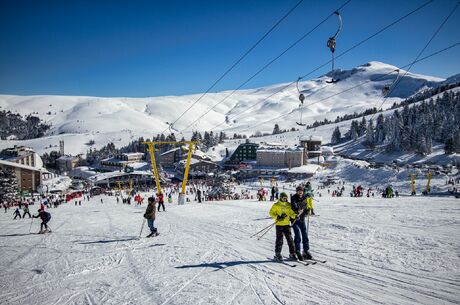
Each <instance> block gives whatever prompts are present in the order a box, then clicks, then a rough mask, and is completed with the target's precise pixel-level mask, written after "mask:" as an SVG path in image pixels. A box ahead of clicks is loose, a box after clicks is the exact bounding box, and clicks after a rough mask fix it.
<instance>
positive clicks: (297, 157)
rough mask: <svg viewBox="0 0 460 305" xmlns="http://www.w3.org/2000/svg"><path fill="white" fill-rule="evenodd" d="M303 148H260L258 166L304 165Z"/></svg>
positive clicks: (290, 166) (283, 166) (289, 166)
mask: <svg viewBox="0 0 460 305" xmlns="http://www.w3.org/2000/svg"><path fill="white" fill-rule="evenodd" d="M303 162H304V159H303V149H302V148H297V147H296V148H287V149H282V148H270V147H265V148H260V149H258V150H257V166H258V167H269V168H285V167H287V168H292V167H298V166H302V165H303Z"/></svg>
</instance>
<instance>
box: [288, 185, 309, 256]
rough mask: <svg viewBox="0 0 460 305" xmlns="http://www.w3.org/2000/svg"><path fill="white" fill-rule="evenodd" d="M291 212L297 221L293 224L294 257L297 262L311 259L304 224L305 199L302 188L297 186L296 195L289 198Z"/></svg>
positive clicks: (306, 206)
mask: <svg viewBox="0 0 460 305" xmlns="http://www.w3.org/2000/svg"><path fill="white" fill-rule="evenodd" d="M291 206H292V210H293V211H294V212H295V213H296V214H298V215H299V216H298V220H297V221H296V222H294V223H293V225H292V229H293V230H294V244H295V249H296V255H297V258H298V259H299V260H304V259H312V256H311V254H310V252H309V250H310V243H309V240H308V232H307V227H306V224H305V215H306V214H307V211H308V204H307V197H306V196H305V195H304V188H303V187H301V186H298V187H297V188H296V193H295V194H294V195H293V196H292V197H291ZM301 242H302V247H303V252H301V246H300V243H301Z"/></svg>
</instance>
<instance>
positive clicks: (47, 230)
mask: <svg viewBox="0 0 460 305" xmlns="http://www.w3.org/2000/svg"><path fill="white" fill-rule="evenodd" d="M43 233H51V230H50V229H45V231H44V232H43Z"/></svg>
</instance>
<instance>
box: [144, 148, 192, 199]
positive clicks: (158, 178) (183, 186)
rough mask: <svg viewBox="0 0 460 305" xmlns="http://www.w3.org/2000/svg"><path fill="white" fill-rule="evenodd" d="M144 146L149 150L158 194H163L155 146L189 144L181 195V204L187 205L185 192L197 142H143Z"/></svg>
mask: <svg viewBox="0 0 460 305" xmlns="http://www.w3.org/2000/svg"><path fill="white" fill-rule="evenodd" d="M142 144H145V145H147V147H148V148H147V149H148V151H149V153H150V161H151V163H152V171H153V177H154V180H155V185H156V187H157V193H161V184H160V175H159V173H158V168H157V162H156V159H155V145H161V144H173V145H178V144H179V145H182V144H188V154H187V162H186V163H185V171H184V179H183V180H182V188H181V192H180V194H179V204H184V203H185V190H186V186H187V180H188V173H189V169H190V160H191V159H192V153H193V149H194V147H195V146H196V145H197V144H198V142H197V141H179V142H173V141H155V142H142Z"/></svg>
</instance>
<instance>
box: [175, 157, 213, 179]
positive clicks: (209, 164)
mask: <svg viewBox="0 0 460 305" xmlns="http://www.w3.org/2000/svg"><path fill="white" fill-rule="evenodd" d="M186 162H187V160H181V161H179V163H178V166H177V170H178V172H179V174H180V176H182V175H183V173H184V168H185V163H186ZM219 170H220V166H219V164H217V163H216V162H213V161H209V160H200V159H195V158H192V159H190V169H189V176H191V177H204V176H206V175H208V174H210V173H215V172H217V171H219Z"/></svg>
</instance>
